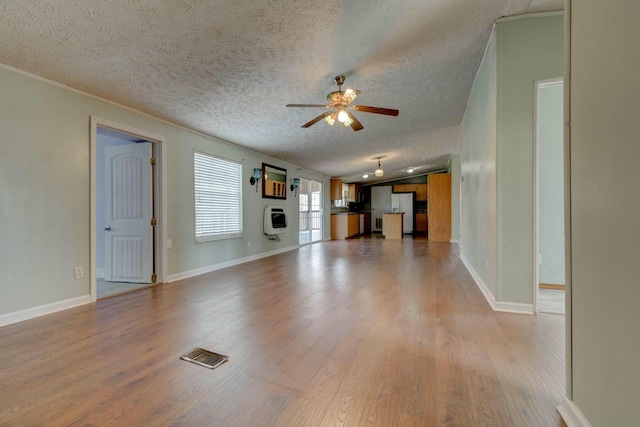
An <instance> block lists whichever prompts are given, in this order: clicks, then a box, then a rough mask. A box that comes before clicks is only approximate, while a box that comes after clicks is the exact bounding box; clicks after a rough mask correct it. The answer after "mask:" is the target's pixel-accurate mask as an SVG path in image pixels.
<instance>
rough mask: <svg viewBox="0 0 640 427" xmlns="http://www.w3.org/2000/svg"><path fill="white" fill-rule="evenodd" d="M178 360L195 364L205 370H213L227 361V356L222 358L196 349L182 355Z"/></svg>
mask: <svg viewBox="0 0 640 427" xmlns="http://www.w3.org/2000/svg"><path fill="white" fill-rule="evenodd" d="M180 359H182V360H186V361H187V362H192V363H195V364H196V365H200V366H204V367H205V368H209V369H215V368H217V367H218V366H220V365H222V364H223V363H224V362H226V361H227V360H229V356H224V355H222V354H218V353H214V352H213V351H209V350H205V349H204V348H200V347H198V348H195V349H193V350H191V351H190V352H189V353H187V354H183V355H182V356H180Z"/></svg>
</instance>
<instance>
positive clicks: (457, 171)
mask: <svg viewBox="0 0 640 427" xmlns="http://www.w3.org/2000/svg"><path fill="white" fill-rule="evenodd" d="M448 172H449V173H450V174H451V240H452V241H454V242H459V241H460V177H461V174H462V169H461V167H460V154H452V155H451V160H450V162H449V170H448Z"/></svg>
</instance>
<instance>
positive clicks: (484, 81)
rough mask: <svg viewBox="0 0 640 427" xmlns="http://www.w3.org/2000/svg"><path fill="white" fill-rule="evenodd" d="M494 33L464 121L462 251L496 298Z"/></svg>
mask: <svg viewBox="0 0 640 427" xmlns="http://www.w3.org/2000/svg"><path fill="white" fill-rule="evenodd" d="M496 94H497V50H496V38H495V33H493V34H492V36H491V39H490V40H489V45H488V46H487V51H486V54H485V57H484V59H483V62H482V64H481V65H480V68H479V70H478V74H477V76H476V80H475V82H474V85H473V89H472V90H471V95H470V96H469V102H468V104H467V110H466V112H465V115H464V119H463V121H462V143H461V144H462V145H461V150H460V162H461V179H462V211H461V230H460V232H461V235H462V238H461V255H462V257H463V258H464V259H465V261H466V263H467V264H468V266H469V267H470V268H471V269H472V270H474V271H475V273H476V274H477V276H478V277H479V278H480V280H482V282H483V283H484V285H485V287H486V289H487V290H488V292H490V293H491V295H492V298H493V299H495V295H496V294H495V292H496V109H497V97H496Z"/></svg>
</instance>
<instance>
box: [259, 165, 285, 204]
mask: <svg viewBox="0 0 640 427" xmlns="http://www.w3.org/2000/svg"><path fill="white" fill-rule="evenodd" d="M262 197H263V198H265V199H286V198H287V170H286V169H283V168H279V167H277V166H273V165H268V164H266V163H263V164H262Z"/></svg>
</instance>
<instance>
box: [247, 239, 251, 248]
mask: <svg viewBox="0 0 640 427" xmlns="http://www.w3.org/2000/svg"><path fill="white" fill-rule="evenodd" d="M247 247H249V248H250V247H251V240H249V241H248V242H247Z"/></svg>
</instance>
